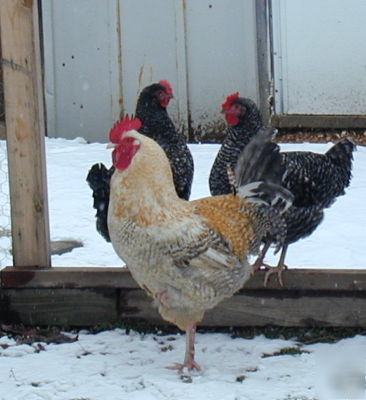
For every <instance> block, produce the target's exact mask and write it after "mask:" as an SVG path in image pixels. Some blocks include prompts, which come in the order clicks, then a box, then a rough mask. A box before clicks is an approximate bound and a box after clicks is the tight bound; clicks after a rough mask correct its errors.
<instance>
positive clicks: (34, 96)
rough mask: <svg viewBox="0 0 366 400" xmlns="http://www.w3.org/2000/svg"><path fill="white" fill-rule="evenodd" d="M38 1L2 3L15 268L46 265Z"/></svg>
mask: <svg viewBox="0 0 366 400" xmlns="http://www.w3.org/2000/svg"><path fill="white" fill-rule="evenodd" d="M38 18H39V14H38V2H37V0H1V1H0V26H1V41H2V65H3V74H4V92H5V114H6V115H5V119H6V130H7V146H8V163H9V182H10V201H11V219H12V237H13V259H14V266H16V267H22V266H39V267H47V266H50V236H49V222H48V199H47V185H46V162H45V144H44V133H45V121H44V104H43V102H44V101H43V90H42V73H41V54H40V34H39V21H38Z"/></svg>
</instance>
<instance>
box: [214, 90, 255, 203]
mask: <svg viewBox="0 0 366 400" xmlns="http://www.w3.org/2000/svg"><path fill="white" fill-rule="evenodd" d="M221 108H222V112H223V113H224V114H225V119H226V121H227V123H228V129H227V134H226V137H225V139H224V141H223V143H222V145H221V147H220V150H219V152H218V153H217V156H216V158H215V161H214V163H213V166H212V168H211V172H210V177H209V186H210V192H211V194H212V196H217V195H220V194H227V193H230V190H231V186H230V183H229V180H228V176H227V173H226V169H227V166H228V165H229V166H230V167H231V168H235V165H236V162H237V160H238V157H239V154H240V153H241V151H242V150H243V149H244V147H245V146H246V145H247V144H248V143H249V141H250V139H251V138H252V137H253V136H254V135H255V134H256V133H257V132H258V131H259V129H260V128H261V127H262V126H263V124H262V117H261V114H260V112H259V110H258V108H257V106H256V104H255V103H254V102H253V101H252V100H250V99H246V98H244V97H239V93H238V92H236V93H233V94H231V95H230V96H228V97H227V98H226V101H225V103H223V104H222V106H221Z"/></svg>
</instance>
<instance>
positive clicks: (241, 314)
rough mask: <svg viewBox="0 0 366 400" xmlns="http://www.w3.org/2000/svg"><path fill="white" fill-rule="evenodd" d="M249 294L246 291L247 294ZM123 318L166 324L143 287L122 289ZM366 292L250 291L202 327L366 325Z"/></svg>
mask: <svg viewBox="0 0 366 400" xmlns="http://www.w3.org/2000/svg"><path fill="white" fill-rule="evenodd" d="M243 293H245V294H243ZM120 294H121V299H120V301H119V316H120V318H121V319H124V318H129V319H130V320H131V319H137V320H139V319H142V320H144V321H148V322H150V323H153V324H162V323H163V324H166V322H164V321H163V320H162V318H161V317H160V315H159V313H158V312H157V310H156V309H155V308H154V307H153V304H152V301H151V298H149V297H148V296H147V295H146V293H145V292H143V291H142V290H128V291H121V292H120ZM365 303H366V295H365V293H358V294H352V293H348V294H347V295H340V294H339V293H337V292H333V293H331V292H323V293H322V292H318V293H316V294H315V293H311V292H307V293H303V294H302V293H299V292H297V291H287V292H285V291H283V292H279V291H271V290H267V291H266V292H265V291H263V290H261V291H257V290H247V291H242V292H240V293H239V294H236V295H234V296H233V297H231V298H230V299H226V300H225V301H223V302H222V303H220V304H219V305H218V306H217V307H215V308H214V309H212V310H209V311H207V312H206V314H205V317H204V320H203V321H202V323H201V324H200V325H202V326H266V325H278V326H303V327H305V326H311V327H313V326H339V327H340V326H343V327H346V326H347V327H366V312H365Z"/></svg>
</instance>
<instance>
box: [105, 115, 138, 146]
mask: <svg viewBox="0 0 366 400" xmlns="http://www.w3.org/2000/svg"><path fill="white" fill-rule="evenodd" d="M141 125H142V124H141V121H140V120H139V119H138V118H134V117H133V116H132V115H131V116H129V115H126V116H125V117H124V118H123V119H122V120H120V121H117V122H116V123H115V124H114V126H113V128H112V129H111V130H110V131H109V140H110V141H111V142H112V143H120V141H121V139H122V136H123V134H124V133H126V132H128V131H132V130H135V131H137V130H139V129H140V128H141Z"/></svg>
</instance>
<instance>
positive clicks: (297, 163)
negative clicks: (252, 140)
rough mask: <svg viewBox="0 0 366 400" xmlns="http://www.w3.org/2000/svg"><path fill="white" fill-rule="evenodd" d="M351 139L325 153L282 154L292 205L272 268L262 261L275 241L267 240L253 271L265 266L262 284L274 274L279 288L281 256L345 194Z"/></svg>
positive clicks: (282, 163)
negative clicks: (277, 257) (292, 198)
mask: <svg viewBox="0 0 366 400" xmlns="http://www.w3.org/2000/svg"><path fill="white" fill-rule="evenodd" d="M355 148H356V146H355V144H354V142H353V141H352V139H349V138H345V139H342V140H340V141H339V142H338V143H336V144H335V145H333V146H332V147H331V148H330V149H329V150H328V151H327V152H326V153H325V154H319V153H313V152H310V151H292V152H283V153H280V155H281V165H282V166H283V167H284V168H285V169H286V174H285V175H284V179H283V182H282V185H283V186H284V187H285V188H286V189H288V190H289V191H290V192H291V193H292V194H293V195H294V201H293V204H292V206H291V207H290V208H289V209H288V210H287V211H286V212H285V213H284V218H285V220H286V225H287V234H286V239H285V242H284V243H283V245H282V246H278V243H277V248H281V249H282V250H281V255H280V259H279V262H278V265H277V266H276V267H272V266H269V265H267V264H265V263H264V262H263V260H264V257H265V255H266V252H267V251H268V249H269V247H270V245H271V244H272V243H276V240H275V239H273V238H271V237H268V238H267V239H266V241H265V245H264V247H263V249H262V252H261V254H260V256H259V257H258V259H257V260H256V262H255V263H254V269H258V268H259V267H260V266H262V265H263V266H265V267H266V268H267V270H268V272H267V274H266V275H265V284H266V283H267V282H268V279H269V277H270V275H271V274H273V273H277V275H278V279H279V282H280V284H281V285H282V286H283V281H282V273H283V270H284V269H286V268H287V266H286V264H285V257H286V252H287V248H288V246H289V245H290V244H291V243H294V242H296V241H298V240H299V239H303V238H305V237H307V236H309V235H310V234H312V233H313V232H314V230H315V229H316V228H317V227H318V226H319V225H320V223H321V222H322V220H323V218H324V209H326V208H328V207H330V206H331V205H332V204H333V203H334V202H335V200H336V198H337V197H338V196H341V195H344V194H345V189H346V188H347V187H348V186H349V184H350V181H351V177H352V175H351V170H352V160H353V151H354V150H355Z"/></svg>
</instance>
